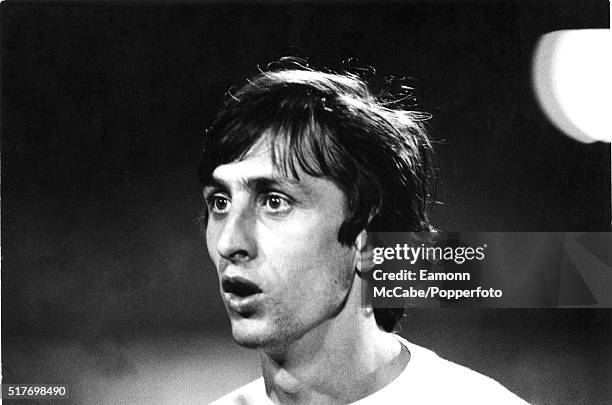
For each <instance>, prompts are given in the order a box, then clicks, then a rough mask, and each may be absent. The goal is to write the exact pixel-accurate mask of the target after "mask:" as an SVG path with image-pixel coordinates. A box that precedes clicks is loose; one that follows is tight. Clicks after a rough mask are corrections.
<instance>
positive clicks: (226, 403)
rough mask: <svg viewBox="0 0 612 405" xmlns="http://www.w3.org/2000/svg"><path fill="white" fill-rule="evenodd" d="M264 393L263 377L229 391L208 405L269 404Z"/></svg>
mask: <svg viewBox="0 0 612 405" xmlns="http://www.w3.org/2000/svg"><path fill="white" fill-rule="evenodd" d="M271 403H272V402H270V400H269V399H268V396H267V395H266V387H265V385H264V381H263V377H260V378H258V379H257V380H255V381H251V382H250V383H248V384H246V385H243V386H242V387H240V388H238V389H237V390H235V391H232V392H230V393H229V394H226V395H224V396H222V397H221V398H219V399H217V400H216V401H214V402H212V403H211V404H210V405H252V404H262V405H266V404H271Z"/></svg>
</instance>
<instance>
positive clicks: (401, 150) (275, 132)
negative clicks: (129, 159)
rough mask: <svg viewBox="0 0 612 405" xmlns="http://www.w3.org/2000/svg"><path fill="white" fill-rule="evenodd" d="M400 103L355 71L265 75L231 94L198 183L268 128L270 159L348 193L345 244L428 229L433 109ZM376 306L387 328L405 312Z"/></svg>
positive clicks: (212, 131) (284, 70)
mask: <svg viewBox="0 0 612 405" xmlns="http://www.w3.org/2000/svg"><path fill="white" fill-rule="evenodd" d="M394 105H396V104H394V103H393V102H390V103H385V102H383V101H382V100H379V99H378V98H377V97H375V96H374V95H373V94H372V93H371V92H370V90H369V89H368V87H367V85H366V84H365V82H364V81H363V80H361V79H360V78H359V77H357V76H355V75H352V74H348V73H345V74H336V73H328V72H321V71H316V70H313V69H311V68H309V67H306V66H304V65H300V64H295V63H294V64H292V65H291V66H290V67H287V66H283V67H280V68H278V67H277V68H276V69H272V70H268V71H264V72H261V73H259V74H258V75H256V76H255V77H253V78H252V79H250V80H248V81H247V83H246V84H245V85H244V86H242V87H241V88H239V89H238V90H237V91H235V92H231V91H230V92H229V93H228V97H227V99H226V102H225V105H224V107H223V108H222V110H221V111H220V113H219V115H218V116H217V118H216V120H215V121H214V123H213V124H212V126H211V127H210V128H209V130H208V131H207V136H206V140H205V145H204V150H203V153H202V159H201V162H200V168H199V176H200V180H201V181H202V183H203V184H206V183H207V182H208V180H209V179H210V177H211V175H212V172H213V171H214V169H215V168H216V167H217V166H220V165H222V164H226V163H229V162H232V161H236V160H240V159H241V158H243V157H244V156H245V154H246V153H247V152H248V151H249V150H250V148H251V147H252V146H253V145H254V144H255V143H256V142H257V141H258V140H260V138H261V137H262V136H263V135H264V134H267V135H268V136H269V142H270V150H271V155H272V161H273V164H274V165H275V166H276V167H277V168H278V169H279V170H281V171H282V172H283V173H284V174H286V175H289V174H291V175H292V176H293V177H296V178H299V176H298V170H297V168H298V167H299V168H300V169H301V170H303V172H304V173H306V174H308V175H311V176H315V177H323V178H326V179H329V180H332V181H334V182H335V183H336V184H337V185H338V187H340V189H342V190H343V191H344V193H345V195H346V199H347V207H346V209H347V217H346V220H345V221H344V223H343V224H342V225H341V227H340V230H339V233H338V240H339V241H340V243H342V244H345V245H352V244H354V243H355V239H356V238H357V236H358V235H359V233H360V232H361V231H362V230H363V229H368V230H371V231H387V232H389V231H402V232H420V231H430V230H432V227H431V225H430V222H429V219H428V217H427V211H428V205H429V203H430V202H431V195H430V194H429V186H430V180H431V179H432V177H433V164H432V152H431V151H432V148H431V144H430V142H429V140H428V138H427V136H426V133H425V130H424V128H423V123H422V122H423V121H424V120H425V119H427V115H425V114H423V113H419V112H415V111H406V110H401V109H396V108H393V107H392V106H394ZM205 215H206V214H205ZM203 219H206V218H203ZM374 313H375V317H376V321H377V323H378V325H379V326H380V327H381V328H383V329H384V330H387V331H390V330H392V329H393V328H394V327H395V325H396V323H397V321H398V320H399V319H400V318H401V316H402V314H403V309H393V308H391V309H389V308H375V309H374Z"/></svg>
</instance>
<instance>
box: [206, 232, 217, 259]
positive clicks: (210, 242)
mask: <svg viewBox="0 0 612 405" xmlns="http://www.w3.org/2000/svg"><path fill="white" fill-rule="evenodd" d="M206 249H207V250H208V255H209V256H210V258H211V260H212V261H213V263H214V264H215V265H217V263H218V256H219V255H218V253H217V234H216V232H215V229H214V228H213V226H210V225H207V226H206Z"/></svg>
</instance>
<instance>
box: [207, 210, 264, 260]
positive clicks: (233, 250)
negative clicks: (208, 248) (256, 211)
mask: <svg viewBox="0 0 612 405" xmlns="http://www.w3.org/2000/svg"><path fill="white" fill-rule="evenodd" d="M254 225H255V224H254V216H253V215H249V212H248V210H238V209H234V208H233V207H232V211H231V212H230V213H228V215H227V217H226V219H225V221H224V223H223V225H222V228H221V231H220V233H219V235H218V239H217V252H218V253H219V255H220V256H221V257H222V258H224V259H226V260H228V261H230V262H231V263H232V264H239V263H244V262H247V261H249V260H252V259H253V258H255V256H256V255H257V244H256V243H255V237H254V234H253V231H254V229H253V228H254Z"/></svg>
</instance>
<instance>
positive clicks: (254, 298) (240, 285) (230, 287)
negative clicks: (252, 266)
mask: <svg viewBox="0 0 612 405" xmlns="http://www.w3.org/2000/svg"><path fill="white" fill-rule="evenodd" d="M221 290H222V293H223V298H224V301H225V302H226V304H227V308H228V309H229V310H230V311H232V312H235V313H238V314H240V315H246V316H250V315H251V314H252V313H253V312H255V310H256V309H257V306H258V304H259V301H260V300H261V299H262V298H263V291H262V289H261V288H259V286H258V285H257V284H256V283H254V282H253V281H251V280H248V279H246V278H244V277H240V276H234V277H229V276H226V277H223V279H222V280H221Z"/></svg>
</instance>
